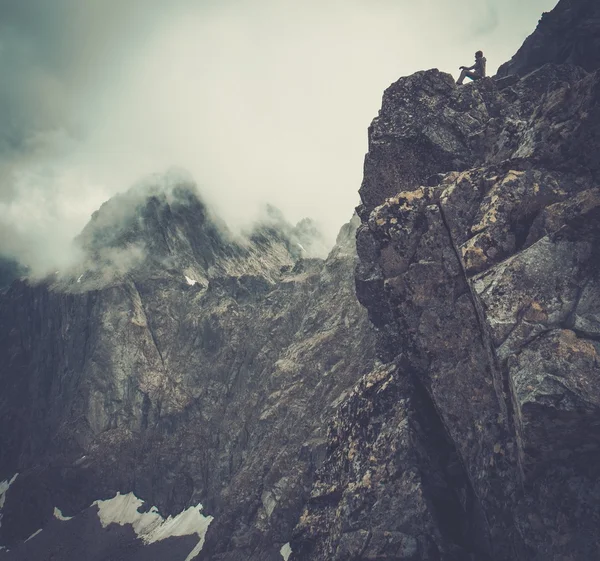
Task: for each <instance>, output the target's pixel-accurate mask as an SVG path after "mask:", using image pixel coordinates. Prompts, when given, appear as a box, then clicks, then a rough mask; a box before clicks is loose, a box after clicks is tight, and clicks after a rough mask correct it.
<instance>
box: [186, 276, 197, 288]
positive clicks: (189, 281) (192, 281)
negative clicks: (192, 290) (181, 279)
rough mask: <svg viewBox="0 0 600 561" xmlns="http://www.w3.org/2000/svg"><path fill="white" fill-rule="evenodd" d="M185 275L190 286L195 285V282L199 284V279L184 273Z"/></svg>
mask: <svg viewBox="0 0 600 561" xmlns="http://www.w3.org/2000/svg"><path fill="white" fill-rule="evenodd" d="M184 276H185V282H187V283H188V284H189V285H190V286H194V285H195V284H197V282H198V281H195V280H194V279H191V278H190V277H188V276H187V275H184Z"/></svg>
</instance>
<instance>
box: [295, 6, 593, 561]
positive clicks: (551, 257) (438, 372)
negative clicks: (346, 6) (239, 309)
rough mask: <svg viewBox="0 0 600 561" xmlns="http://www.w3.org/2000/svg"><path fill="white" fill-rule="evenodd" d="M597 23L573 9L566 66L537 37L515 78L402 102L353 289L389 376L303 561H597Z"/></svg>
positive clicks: (356, 434)
mask: <svg viewBox="0 0 600 561" xmlns="http://www.w3.org/2000/svg"><path fill="white" fill-rule="evenodd" d="M597 8H598V4H597V2H595V3H591V2H586V1H580V2H577V1H571V2H566V1H563V2H561V3H559V5H558V7H557V9H556V11H555V12H553V13H552V14H550V15H548V16H547V17H546V18H544V20H543V21H542V24H541V25H540V29H541V30H542V31H544V30H546V29H550V28H549V27H548V25H547V24H546V23H544V22H556V25H555V27H553V28H552V29H551V30H550V31H549V33H550V32H551V33H552V36H551V37H546V39H547V40H548V41H556V42H557V44H560V41H562V40H563V38H564V40H565V47H564V49H562V48H561V50H560V53H559V54H560V56H559V54H556V53H554V51H552V50H546V49H545V48H544V47H543V45H542V47H541V48H543V49H544V53H545V55H547V56H548V57H549V58H548V60H546V59H544V60H541V61H539V60H538V59H537V58H535V57H534V55H533V54H531V53H533V51H534V50H535V49H534V47H535V45H537V44H538V43H537V42H538V41H539V40H541V39H540V37H541V35H540V33H541V32H540V30H538V32H536V33H537V34H535V35H534V36H532V37H533V38H530V39H529V40H528V42H526V44H525V45H524V47H523V49H522V51H520V54H519V55H517V57H515V59H514V61H513V63H512V66H510V67H505V70H504V71H503V72H502V73H501V74H504V75H508V74H514V75H511V76H508V77H504V78H500V79H484V80H481V81H479V82H475V83H472V84H469V85H467V86H463V87H458V86H456V85H455V83H454V80H453V78H452V77H451V76H450V75H447V74H444V73H441V72H439V71H437V70H431V71H427V72H419V73H417V74H415V75H413V76H410V77H407V78H402V79H400V80H399V81H398V82H396V83H395V84H393V85H391V86H390V87H389V88H388V90H386V92H385V94H384V98H383V104H382V109H381V111H380V113H379V115H378V117H377V118H376V119H375V120H374V121H373V123H372V125H371V127H370V130H369V153H368V154H367V156H366V161H365V176H364V181H363V184H362V187H361V191H360V193H361V197H362V203H363V204H362V205H361V207H359V209H358V210H359V214H360V216H361V220H362V224H361V226H360V227H359V229H358V233H357V249H358V254H359V257H360V263H359V265H358V266H357V270H356V287H357V295H358V298H359V300H360V301H361V302H362V303H363V304H364V305H365V306H366V307H367V309H368V310H369V316H370V318H371V320H372V322H373V323H374V324H375V325H376V326H377V327H378V329H379V335H380V336H379V353H380V356H381V358H382V360H383V361H384V362H385V365H382V366H380V367H379V368H378V369H376V370H375V371H373V372H372V373H370V374H369V375H367V376H365V377H364V378H363V380H362V381H361V382H360V383H359V384H358V385H357V386H356V387H355V389H354V391H353V393H352V395H351V396H350V397H349V399H348V400H347V401H346V402H345V403H344V404H343V406H342V407H341V408H340V410H339V412H338V413H337V415H336V418H335V421H334V423H333V425H332V427H331V430H330V435H329V440H328V446H329V447H328V455H327V459H326V463H325V465H324V466H323V468H322V469H321V470H320V471H319V473H318V475H317V479H316V482H315V484H314V485H313V491H312V493H311V497H310V499H309V502H308V504H307V507H306V508H305V510H304V512H303V514H302V517H301V519H300V522H299V524H298V526H297V528H296V530H295V538H294V540H293V541H292V550H293V551H296V552H298V555H297V556H292V559H294V560H296V559H311V560H314V561H317V560H323V561H325V560H338V561H343V560H350V559H352V560H356V561H359V560H360V561H363V560H364V561H366V560H368V559H369V560H370V559H378V560H390V561H391V560H395V561H396V560H400V559H402V560H425V559H427V560H434V559H435V560H447V561H450V560H453V561H464V560H473V561H475V560H477V561H480V560H484V559H489V560H493V561H504V560H506V561H508V560H515V559H520V560H534V559H535V560H542V559H544V560H546V559H553V560H559V559H560V560H563V559H570V560H575V559H577V560H581V561H583V560H589V559H596V558H600V542H598V539H597V521H598V519H599V517H600V502H598V492H599V490H600V468H599V467H598V466H599V465H600V437H599V434H600V433H599V431H598V429H599V427H600V337H599V334H600V332H599V331H598V327H599V326H600V307H599V302H600V253H599V251H600V250H599V249H598V248H599V247H600V168H599V164H598V162H600V159H599V155H600V109H599V108H600V72H598V71H595V72H587V71H586V68H587V69H588V70H594V68H595V67H594V65H591V66H590V65H589V64H587V63H586V60H589V61H595V63H596V64H597V62H598V60H600V48H599V47H600V45H599V44H598V42H597V34H594V33H593V32H591V34H590V35H589V36H583V37H582V40H586V41H587V39H586V37H587V38H588V39H589V40H590V41H591V42H590V43H586V44H587V45H588V48H587V50H586V52H585V54H586V56H587V57H588V58H587V59H585V60H584V59H582V58H574V57H575V54H574V53H576V52H577V51H575V50H569V49H568V48H567V46H566V45H567V43H568V41H569V39H568V38H569V37H574V36H575V34H577V33H579V30H580V29H592V28H593V26H594V25H596V24H597V22H596V19H597V12H598V10H597ZM563 12H564V13H563ZM567 13H568V14H569V17H566V15H565V14H567ZM563 16H564V17H563ZM535 48H537V47H535ZM567 51H568V52H567ZM553 53H554V54H553ZM565 53H566V54H565ZM569 53H570V54H569ZM555 55H556V56H555ZM563 55H564V56H563ZM540 62H541V63H542V64H543V63H545V62H548V64H544V65H543V66H541V65H540V64H539V63H540ZM570 62H576V63H580V64H581V65H582V66H583V68H582V67H580V66H575V65H572V64H565V63H570ZM520 72H522V74H519V73H520Z"/></svg>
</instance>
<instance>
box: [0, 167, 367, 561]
mask: <svg viewBox="0 0 600 561" xmlns="http://www.w3.org/2000/svg"><path fill="white" fill-rule="evenodd" d="M311 230H314V228H311V227H310V224H308V223H307V222H306V221H304V222H302V223H301V224H300V225H299V227H298V228H294V227H292V226H291V225H289V224H287V223H285V222H284V221H283V219H282V217H281V216H280V215H279V214H278V213H277V212H276V211H274V210H273V209H269V210H268V212H267V213H266V214H265V219H264V221H263V222H262V223H261V224H259V225H257V226H256V227H255V228H254V230H253V231H251V232H249V233H248V234H247V236H245V237H243V238H240V237H235V236H233V235H232V234H231V233H229V232H228V231H227V230H226V228H225V226H224V225H223V224H222V223H220V222H219V221H218V220H217V219H216V218H214V216H211V213H210V212H209V210H208V209H207V208H206V206H205V205H204V203H203V202H202V200H201V199H200V198H199V196H198V194H197V192H196V191H195V188H194V187H193V185H191V184H190V183H189V181H188V180H186V179H185V178H181V177H167V179H166V180H164V179H160V178H156V179H155V180H152V181H150V182H146V183H145V184H143V185H140V186H137V187H135V188H134V189H132V190H131V191H130V192H128V193H126V194H124V195H121V196H120V197H118V198H116V199H113V200H111V201H109V202H108V203H107V204H106V205H104V206H103V207H102V208H101V209H100V210H99V211H98V213H96V214H95V215H94V216H93V217H92V220H91V222H90V224H89V225H88V226H87V227H86V228H85V229H84V231H83V232H82V234H81V236H80V237H79V239H78V245H79V247H80V250H81V252H82V254H83V255H84V258H83V261H82V262H81V264H79V265H77V266H76V267H75V268H74V269H73V270H70V271H62V272H58V273H57V275H55V276H54V277H52V278H49V279H46V280H45V281H43V282H33V281H28V280H23V281H19V282H15V283H13V284H12V286H11V287H10V289H9V290H7V291H5V292H4V293H3V294H2V295H0V318H1V320H0V322H1V327H0V355H1V356H2V368H1V369H0V380H1V384H2V388H3V391H2V395H1V397H0V424H1V426H2V427H3V430H2V432H1V433H0V451H1V457H0V466H1V473H0V480H2V479H4V480H5V483H4V488H3V491H4V493H3V496H4V501H3V508H2V520H1V523H2V525H1V527H0V543H2V544H3V545H4V546H6V547H8V548H9V550H10V551H9V552H8V553H7V552H5V553H4V556H2V553H0V557H2V558H6V559H29V560H31V559H44V560H45V559H48V558H52V559H65V560H66V559H69V560H71V559H75V558H80V559H83V558H85V559H138V558H139V559H166V558H169V559H181V561H183V560H184V559H186V558H187V557H186V556H188V555H191V552H192V551H193V550H194V547H195V544H196V543H197V542H198V540H199V537H200V538H201V541H202V542H203V554H204V555H205V556H206V558H210V559H229V560H234V559H235V560H238V559H256V560H259V559H260V560H264V559H281V555H280V553H279V551H280V549H281V547H282V546H283V545H284V544H285V542H287V541H288V539H289V536H290V534H291V530H292V528H293V526H294V524H295V523H296V520H297V518H298V515H299V513H300V510H301V508H302V506H303V504H304V499H305V496H306V493H307V492H308V490H309V488H310V482H311V481H312V475H313V472H314V470H315V468H316V466H318V465H319V464H320V462H321V460H322V458H323V455H324V452H325V438H326V427H327V425H328V423H329V420H330V419H331V417H332V415H333V411H334V410H335V407H336V405H337V403H339V402H340V401H341V400H342V399H343V397H344V395H345V392H346V390H347V388H349V387H350V386H351V385H352V384H353V383H355V382H356V380H357V379H358V378H360V376H361V375H362V374H364V373H365V372H367V371H369V370H370V368H371V367H372V364H373V358H374V352H373V348H374V339H373V334H372V331H371V328H370V326H369V322H368V320H367V314H366V312H365V311H364V310H363V309H362V308H361V306H360V305H359V303H358V302H357V301H356V297H355V291H354V286H353V278H352V270H353V268H354V265H355V259H356V253H355V249H354V233H355V230H356V223H355V222H352V223H350V224H348V225H347V226H345V227H344V228H343V229H342V231H341V232H340V235H339V238H338V242H337V244H336V246H335V248H334V249H333V251H332V252H331V253H330V255H329V257H328V258H327V259H325V260H324V259H318V258H311V257H310V256H309V255H308V254H307V253H306V252H307V251H308V249H307V248H309V246H310V243H311V241H313V242H314V241H315V236H314V231H313V232H311ZM309 234H310V236H309ZM307 236H309V237H307ZM317 242H318V239H317ZM17 473H18V476H17V477H16V478H14V474H17ZM11 481H12V483H11ZM9 483H10V486H9ZM138 497H139V499H142V500H138ZM143 501H145V504H144V505H143V506H141V508H140V509H139V511H138V507H139V506H140V505H142V502H143ZM0 506H1V505H0ZM151 507H154V508H153V509H151ZM190 508H192V510H193V509H194V508H196V511H194V512H188V510H189V509H190ZM200 508H202V511H201V515H200V510H199V509H200ZM55 509H57V510H55ZM144 511H145V512H146V514H147V516H146V518H140V516H142V513H143V512H144ZM57 513H58V514H57ZM192 515H193V516H195V517H196V520H195V521H194V520H192V522H189V517H190V516H192ZM57 516H58V518H57ZM148 516H150V518H148ZM169 516H171V517H176V516H179V518H175V520H177V523H176V524H173V523H172V520H173V519H171V522H169V520H167V523H171V526H173V527H169V526H168V524H167V526H166V527H162V526H161V527H162V529H161V530H160V532H157V531H156V529H155V526H156V525H157V524H158V523H159V522H160V521H161V520H163V519H166V518H167V517H169ZM158 517H162V518H160V520H159V518H158ZM199 517H200V518H199ZM209 517H210V518H209ZM111 522H112V524H111ZM105 525H106V526H107V531H108V534H107V533H106V532H105V531H104V530H103V526H105ZM186 525H187V526H190V525H191V527H189V528H188V527H187V526H186ZM202 526H204V530H203V531H202V532H201V533H198V536H194V533H195V532H196V528H198V527H202ZM132 528H133V529H132ZM206 528H208V531H207V532H206ZM39 529H42V532H40V533H39V534H37V535H35V536H34V537H33V538H32V539H31V540H29V541H24V540H26V539H27V538H28V537H30V536H33V535H34V533H35V532H36V531H38V530H39ZM150 530H152V531H150ZM77 535H84V536H85V538H81V539H77V538H76V536H77ZM157 536H158V538H157ZM159 538H160V539H159ZM200 545H201V544H200ZM166 551H169V552H170V554H169V555H170V556H169V555H166V553H165V552H166ZM197 552H198V551H196V553H197ZM49 556H50V557H49ZM192 557H195V555H193V556H192Z"/></svg>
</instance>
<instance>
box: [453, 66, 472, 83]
mask: <svg viewBox="0 0 600 561" xmlns="http://www.w3.org/2000/svg"><path fill="white" fill-rule="evenodd" d="M468 75H469V72H468V71H467V70H464V69H463V70H462V71H461V73H460V77H459V78H458V80H457V82H456V83H457V84H458V85H459V86H462V83H463V81H464V79H465V77H466V76H468Z"/></svg>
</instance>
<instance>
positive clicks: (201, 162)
mask: <svg viewBox="0 0 600 561" xmlns="http://www.w3.org/2000/svg"><path fill="white" fill-rule="evenodd" d="M555 4H556V0H526V1H524V0H454V1H453V2H449V1H448V0H421V1H420V2H419V3H417V2H414V0H302V1H300V0H296V1H291V0H253V1H250V0H170V1H169V2H166V1H163V0H0V254H2V253H4V254H12V255H15V254H18V255H19V256H20V257H21V259H22V261H24V262H25V263H26V264H28V265H38V267H45V266H50V265H51V262H53V261H56V260H58V258H60V256H61V255H62V254H63V253H64V252H65V251H66V247H67V242H68V241H69V240H70V239H71V238H72V237H73V236H74V235H75V234H77V233H78V232H79V230H80V229H81V228H82V227H83V225H84V224H85V223H86V222H87V220H88V219H89V216H90V214H91V213H92V212H93V211H94V210H95V209H96V208H97V207H98V206H99V205H100V204H101V203H102V202H103V201H104V200H106V199H107V198H108V197H110V196H111V195H112V194H114V193H116V192H120V191H124V190H126V189H127V188H128V187H129V186H130V185H131V184H132V183H133V182H135V181H137V180H138V179H140V178H141V177H143V176H145V175H147V174H150V173H155V172H163V171H165V170H166V169H167V168H169V167H170V166H173V165H175V166H179V167H183V168H186V169H188V170H189V171H190V172H191V173H192V174H193V176H194V177H195V179H196V181H197V182H198V184H199V185H200V189H201V192H202V193H203V195H204V197H205V199H206V200H207V201H208V202H209V203H211V204H212V205H213V206H214V207H215V208H216V210H217V212H218V213H219V214H220V215H221V216H222V217H223V218H225V220H226V221H227V222H228V223H229V224H230V226H233V227H235V226H236V225H240V224H243V223H245V222H247V221H249V220H251V219H252V217H253V216H255V214H256V209H257V207H258V206H259V205H260V204H262V203H265V202H270V203H272V204H274V205H276V206H278V207H279V208H281V209H282V210H283V211H284V213H285V214H286V216H287V217H288V218H289V219H290V220H292V221H296V220H298V219H300V218H302V217H304V216H311V217H313V218H315V219H317V220H318V221H319V222H320V223H321V224H322V226H323V229H324V231H325V233H326V234H327V235H328V236H329V237H330V238H331V239H333V238H334V237H335V234H336V233H337V230H338V229H339V227H340V226H341V225H342V223H344V222H345V221H347V220H348V219H349V218H350V216H351V214H352V211H353V208H354V207H355V206H356V205H357V204H358V202H359V199H358V195H357V191H358V188H359V186H360V182H361V179H362V164H363V158H364V154H365V151H366V149H367V127H368V125H369V123H370V121H371V119H372V118H373V117H374V116H375V115H376V114H377V110H378V108H379V106H380V103H381V95H382V93H383V90H384V89H385V88H386V87H387V86H389V85H390V83H392V82H394V81H395V80H397V79H398V78H399V77H400V76H403V75H407V74H410V73H412V72H415V71H417V70H421V69H428V68H433V67H437V68H439V69H441V70H443V71H447V72H451V73H454V75H455V76H456V75H457V73H458V72H457V68H458V66H460V65H461V64H471V63H472V59H473V52H474V51H475V50H478V49H482V50H484V51H485V54H486V56H487V59H488V71H490V72H495V71H496V69H497V67H498V66H499V65H500V64H501V63H502V62H504V61H506V60H507V59H509V58H510V57H511V56H512V55H513V54H514V52H515V51H516V50H517V49H518V47H519V46H520V45H521V43H522V42H523V40H524V39H525V37H526V36H527V35H529V34H530V33H531V32H532V31H533V29H534V28H535V26H536V23H537V21H538V19H539V17H540V15H541V13H542V12H543V11H549V10H550V9H552V8H553V7H554V5H555Z"/></svg>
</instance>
